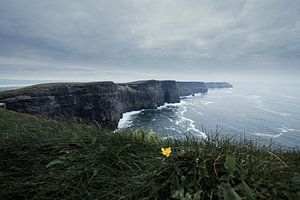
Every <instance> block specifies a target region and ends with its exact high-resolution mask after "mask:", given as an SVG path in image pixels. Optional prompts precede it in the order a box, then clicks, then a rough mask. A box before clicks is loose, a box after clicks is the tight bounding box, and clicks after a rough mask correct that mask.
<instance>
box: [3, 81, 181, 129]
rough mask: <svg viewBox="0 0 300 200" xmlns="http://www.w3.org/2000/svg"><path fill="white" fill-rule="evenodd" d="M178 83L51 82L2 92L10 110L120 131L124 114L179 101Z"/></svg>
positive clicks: (4, 101)
mask: <svg viewBox="0 0 300 200" xmlns="http://www.w3.org/2000/svg"><path fill="white" fill-rule="evenodd" d="M179 101H180V99H179V94H178V91H177V88H176V83H175V81H156V80H150V81H139V82H132V83H125V84H115V83H113V82H94V83H52V84H41V85H36V86H32V87H26V88H23V89H18V90H13V91H6V92H2V93H0V102H1V103H2V102H3V103H5V104H6V107H7V109H9V110H14V111H17V112H23V113H29V114H39V115H42V116H47V117H55V116H62V117H67V118H80V119H82V120H83V121H97V123H98V124H99V125H100V126H101V127H102V128H106V129H115V128H117V125H118V122H119V120H120V118H121V117H122V113H124V112H128V111H134V110H140V109H148V108H157V107H158V106H161V105H163V104H164V103H165V102H167V103H175V102H179Z"/></svg>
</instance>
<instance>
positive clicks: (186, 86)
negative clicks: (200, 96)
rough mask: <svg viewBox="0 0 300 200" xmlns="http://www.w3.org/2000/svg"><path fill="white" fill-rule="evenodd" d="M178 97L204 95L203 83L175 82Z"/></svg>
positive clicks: (205, 90)
mask: <svg viewBox="0 0 300 200" xmlns="http://www.w3.org/2000/svg"><path fill="white" fill-rule="evenodd" d="M176 84H177V88H178V91H179V94H180V96H188V95H192V94H195V93H206V92H207V87H206V86H205V83H204V82H176Z"/></svg>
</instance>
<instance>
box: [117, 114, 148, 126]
mask: <svg viewBox="0 0 300 200" xmlns="http://www.w3.org/2000/svg"><path fill="white" fill-rule="evenodd" d="M142 111H144V110H138V111H131V112H126V113H123V117H122V118H121V119H120V121H119V123H118V129H122V128H127V127H129V126H130V125H131V123H132V121H131V119H132V116H134V115H137V114H139V113H141V112H142Z"/></svg>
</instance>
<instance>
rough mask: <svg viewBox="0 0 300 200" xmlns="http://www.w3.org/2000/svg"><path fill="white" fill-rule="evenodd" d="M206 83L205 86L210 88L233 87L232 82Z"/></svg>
mask: <svg viewBox="0 0 300 200" xmlns="http://www.w3.org/2000/svg"><path fill="white" fill-rule="evenodd" d="M204 84H205V87H207V88H208V89H214V88H232V87H233V86H232V85H231V84H230V83H227V82H207V83H204Z"/></svg>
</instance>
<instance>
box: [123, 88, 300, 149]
mask: <svg viewBox="0 0 300 200" xmlns="http://www.w3.org/2000/svg"><path fill="white" fill-rule="evenodd" d="M233 85H234V88H230V89H214V90H209V91H208V93H207V94H196V95H195V96H188V97H182V99H181V102H180V103H177V104H165V105H164V106H161V107H159V108H158V109H150V110H141V111H134V112H129V113H125V114H124V116H123V118H122V119H121V121H120V123H119V128H120V129H124V130H130V129H137V128H143V129H145V130H150V129H152V130H153V131H154V132H155V133H157V134H161V135H162V136H164V137H176V138H181V137H182V138H183V137H185V135H186V134H187V133H188V134H192V135H193V136H194V137H197V138H205V137H207V134H208V133H212V132H215V131H216V130H218V131H219V132H220V135H221V136H230V137H234V138H237V139H238V138H240V137H244V136H245V137H247V138H252V139H259V141H260V142H263V143H267V144H268V143H270V140H271V141H272V142H273V143H275V144H274V145H276V146H277V145H279V146H283V147H286V148H299V147H300V115H299V113H300V85H299V84H279V83H277V84H275V83H274V84H272V83H269V84H258V83H257V84H253V83H233Z"/></svg>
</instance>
